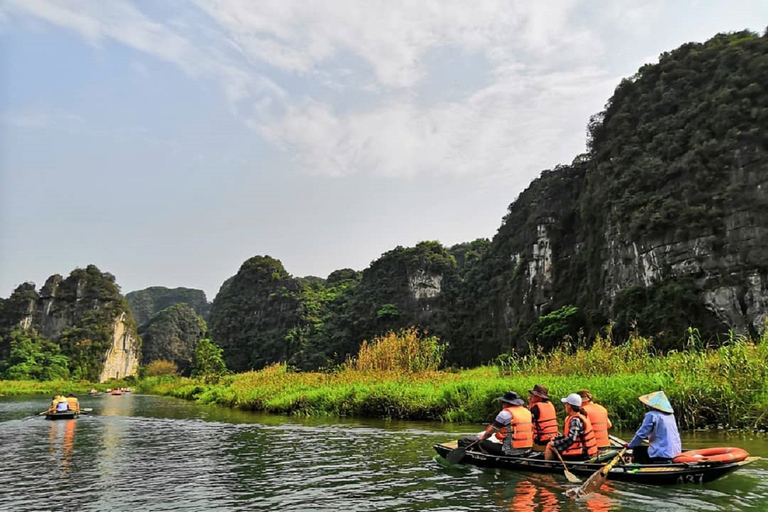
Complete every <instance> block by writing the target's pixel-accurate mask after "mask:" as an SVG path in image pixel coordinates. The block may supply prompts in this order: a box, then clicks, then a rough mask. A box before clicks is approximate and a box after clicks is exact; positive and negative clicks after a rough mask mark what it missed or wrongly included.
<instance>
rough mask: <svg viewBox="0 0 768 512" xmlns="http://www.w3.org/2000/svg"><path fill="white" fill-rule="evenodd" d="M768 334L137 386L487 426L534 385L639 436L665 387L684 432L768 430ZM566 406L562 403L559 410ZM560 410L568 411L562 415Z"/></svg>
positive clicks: (263, 406) (273, 371)
mask: <svg viewBox="0 0 768 512" xmlns="http://www.w3.org/2000/svg"><path fill="white" fill-rule="evenodd" d="M767 381H768V334H767V335H764V336H763V337H762V338H761V339H760V340H758V341H752V340H750V339H747V338H742V337H735V338H734V339H733V340H731V341H729V342H728V343H726V344H725V345H723V346H722V347H719V348H716V349H709V348H696V347H693V348H692V349H691V350H689V351H686V352H671V353H668V354H666V355H661V354H658V353H656V352H655V350H654V349H653V347H652V345H651V343H650V342H649V340H647V339H644V338H642V337H638V336H631V337H630V339H629V340H627V341H626V342H625V343H623V344H620V345H613V344H612V343H611V340H610V339H603V338H598V339H597V340H595V341H594V343H593V344H592V345H591V346H590V347H589V348H587V347H585V346H577V347H573V346H570V345H568V344H564V345H562V346H561V347H560V348H558V349H556V350H555V351H553V352H551V353H548V354H540V353H539V354H537V353H533V354H531V355H527V356H525V357H508V358H505V359H502V360H499V361H498V364H497V365H494V366H484V367H480V368H474V369H462V370H442V371H435V370H427V371H403V370H371V369H360V368H359V367H357V366H355V365H354V364H349V365H343V366H341V367H339V368H336V369H334V370H333V371H329V372H324V373H321V372H298V371H294V370H293V369H292V368H290V367H288V366H286V365H280V364H277V365H273V366H270V367H268V368H265V369H263V370H260V371H255V372H247V373H242V374H236V375H227V376H224V377H221V378H219V379H218V381H217V382H215V383H211V382H206V381H205V380H202V379H189V378H182V377H175V376H159V377H150V378H146V379H143V380H139V381H136V382H131V383H130V384H125V383H123V384H120V383H117V382H114V383H103V384H101V385H100V386H101V387H100V389H101V388H103V386H104V385H106V384H109V385H110V387H120V386H121V385H122V386H125V385H130V386H131V387H133V388H135V389H136V390H138V391H140V392H143V393H149V394H156V395H162V396H172V397H178V398H183V399H187V400H195V401H199V402H201V403H210V404H219V405H223V406H226V407H231V408H237V409H242V410H252V411H264V412H269V413H275V414H288V415H302V416H320V415H322V416H357V417H372V418H398V419H413V420H437V421H445V422H464V423H482V422H489V421H491V420H492V419H493V417H494V416H495V415H496V413H497V412H498V410H499V403H498V402H497V401H496V398H497V397H499V396H501V395H502V394H504V392H506V391H508V390H514V391H517V392H518V393H520V394H521V395H522V396H527V390H529V389H531V388H532V387H533V386H534V384H542V385H544V386H546V387H548V388H549V390H550V396H551V397H552V398H553V400H554V401H557V399H558V398H560V397H564V396H567V395H568V394H569V393H572V392H574V391H577V390H579V389H583V388H587V389H589V390H590V391H591V393H592V394H593V395H594V397H595V401H597V402H598V403H601V404H603V405H604V406H605V407H606V408H607V409H608V410H609V412H610V414H611V420H612V422H613V424H614V426H615V427H616V428H627V429H633V428H636V426H637V425H638V424H639V423H640V422H641V421H642V418H643V415H644V413H645V409H644V406H643V405H642V404H641V403H640V402H639V401H638V400H637V397H638V396H640V395H643V394H646V393H649V392H651V391H656V390H659V389H663V390H664V391H665V393H666V394H667V395H668V396H669V398H670V400H671V402H672V404H673V406H674V408H675V412H676V416H677V419H678V423H679V424H680V427H681V428H682V429H685V430H690V429H696V428H709V427H715V428H734V429H745V430H766V429H768V383H767ZM90 387H91V384H88V383H71V382H53V383H35V382H24V383H19V382H12V383H9V382H0V394H33V393H36V394H55V393H60V392H66V393H69V392H73V393H76V394H77V393H84V392H87V390H88V389H90ZM558 405H559V404H558ZM558 410H559V412H561V413H562V410H561V409H558Z"/></svg>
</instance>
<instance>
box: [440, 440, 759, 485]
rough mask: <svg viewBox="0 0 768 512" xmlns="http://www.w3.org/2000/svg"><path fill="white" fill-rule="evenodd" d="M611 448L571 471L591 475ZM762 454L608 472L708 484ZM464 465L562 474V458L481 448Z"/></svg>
mask: <svg viewBox="0 0 768 512" xmlns="http://www.w3.org/2000/svg"><path fill="white" fill-rule="evenodd" d="M457 447H458V445H457V442H456V441H451V442H447V443H438V444H436V445H434V449H435V451H436V452H437V453H438V455H440V456H441V457H446V456H447V455H448V454H449V453H450V452H451V451H452V450H455V449H456V448H457ZM617 453H618V452H617V451H615V450H610V451H607V452H605V453H602V454H601V455H598V457H597V459H596V460H595V461H587V462H572V461H566V462H565V464H566V466H567V467H568V470H569V471H570V472H571V473H574V474H575V475H579V476H582V477H583V478H584V479H586V478H589V477H590V476H591V475H592V474H593V473H595V472H596V471H597V470H598V469H600V468H602V467H603V465H604V464H605V463H606V462H607V461H608V460H610V459H611V458H613V456H615V455H617ZM759 459H760V457H749V456H747V457H746V458H745V459H743V460H739V461H730V462H723V461H718V460H709V459H706V460H702V461H700V462H680V463H672V464H635V463H626V462H619V463H618V464H616V466H614V467H613V469H611V471H610V472H609V473H608V479H609V480H622V481H628V482H638V483H644V484H652V485H672V484H680V483H697V484H698V483H705V482H711V481H712V480H715V479H717V478H720V477H722V476H725V475H727V474H728V473H730V472H732V471H735V470H737V469H739V468H741V467H744V466H746V465H747V464H751V463H752V462H754V461H756V460H759ZM461 464H471V465H473V466H478V467H485V468H501V469H509V470H511V471H528V472H532V473H560V474H562V473H563V464H562V463H561V462H560V461H559V460H544V458H543V455H542V456H540V457H510V456H506V455H492V454H488V453H484V452H482V451H479V450H475V449H471V450H467V452H466V455H465V456H464V458H463V459H462V460H461Z"/></svg>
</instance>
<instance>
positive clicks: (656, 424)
mask: <svg viewBox="0 0 768 512" xmlns="http://www.w3.org/2000/svg"><path fill="white" fill-rule="evenodd" d="M638 400H640V401H641V402H643V403H644V404H645V405H646V407H648V412H647V413H646V414H645V418H643V424H642V425H640V428H639V429H637V432H635V437H633V438H632V440H631V441H630V442H629V443H627V444H626V445H625V446H626V447H627V448H632V460H633V461H634V462H637V463H638V464H667V463H670V462H672V460H673V459H674V458H675V456H677V455H680V452H681V451H682V443H681V442H680V432H678V430H677V422H676V421H675V414H674V410H673V409H672V404H670V403H669V399H668V398H667V395H666V394H665V393H664V392H663V391H656V392H655V393H648V394H647V395H643V396H641V397H638ZM644 439H648V446H645V445H643V440H644Z"/></svg>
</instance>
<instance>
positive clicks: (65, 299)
mask: <svg viewBox="0 0 768 512" xmlns="http://www.w3.org/2000/svg"><path fill="white" fill-rule="evenodd" d="M120 318H122V319H123V321H125V322H126V324H127V326H128V330H129V332H130V333H133V335H134V337H135V325H134V323H133V319H132V317H131V316H130V310H129V308H128V303H127V302H126V300H125V298H124V297H123V296H122V295H120V288H119V287H118V286H117V284H116V283H115V277H114V276H113V275H112V274H110V273H107V272H101V271H100V270H99V269H98V268H97V267H96V266H95V265H88V266H87V267H86V268H85V269H80V268H78V269H75V270H73V271H72V272H71V273H70V274H69V276H68V277H67V278H66V279H62V277H61V276H59V275H53V276H51V277H50V278H49V279H48V280H47V281H46V283H45V285H44V286H43V287H42V288H41V289H40V292H39V293H38V292H37V291H36V290H35V285H34V284H32V283H24V284H22V285H20V286H19V287H17V288H16V290H15V291H14V292H13V294H11V296H10V297H9V298H8V299H7V300H5V301H3V303H2V311H0V362H1V363H0V364H2V366H3V367H4V368H6V369H5V372H8V371H12V372H18V374H19V375H21V374H24V373H26V374H28V375H29V377H30V378H52V377H64V376H65V375H67V374H69V376H70V377H71V378H73V379H82V380H88V381H92V382H93V381H97V380H98V378H99V375H100V373H101V370H102V369H103V367H104V362H105V358H106V354H107V350H108V349H109V348H110V347H111V346H112V339H113V335H114V325H115V322H116V320H117V319H120Z"/></svg>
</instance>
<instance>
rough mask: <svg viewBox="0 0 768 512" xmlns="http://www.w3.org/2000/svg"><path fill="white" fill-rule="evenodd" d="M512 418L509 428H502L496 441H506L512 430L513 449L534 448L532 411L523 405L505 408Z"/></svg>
mask: <svg viewBox="0 0 768 512" xmlns="http://www.w3.org/2000/svg"><path fill="white" fill-rule="evenodd" d="M504 410H505V411H507V412H508V413H509V414H510V415H511V416H512V420H511V421H510V424H509V428H507V427H501V428H500V429H499V431H498V432H496V439H498V440H499V441H502V442H503V441H504V439H505V438H506V437H507V436H508V435H509V432H510V429H511V430H512V443H511V444H512V448H513V449H515V450H517V449H520V448H531V447H533V430H532V428H531V411H529V410H528V409H526V408H525V407H523V406H522V405H512V406H509V407H505V408H504Z"/></svg>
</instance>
